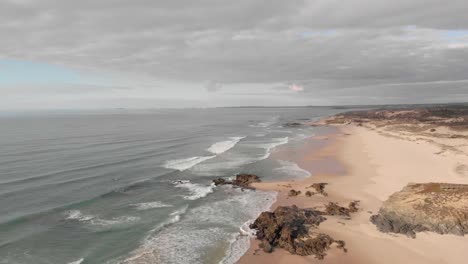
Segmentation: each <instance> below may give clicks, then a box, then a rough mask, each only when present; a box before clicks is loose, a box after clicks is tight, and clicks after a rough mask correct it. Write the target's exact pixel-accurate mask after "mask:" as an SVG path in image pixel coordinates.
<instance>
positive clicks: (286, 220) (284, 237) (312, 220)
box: [250, 205, 344, 259]
mask: <svg viewBox="0 0 468 264" xmlns="http://www.w3.org/2000/svg"><path fill="white" fill-rule="evenodd" d="M325 220H326V218H324V217H323V216H322V213H321V212H319V211H316V210H313V209H300V208H298V207H297V206H295V205H293V206H280V207H278V208H276V210H275V211H274V212H263V213H261V214H260V216H259V217H258V218H257V219H256V220H255V222H254V223H253V224H251V225H250V228H252V229H256V230H257V232H256V237H257V239H259V240H262V243H261V245H262V247H263V249H264V251H265V252H271V250H272V248H273V247H280V248H283V249H286V250H287V251H289V252H290V253H292V254H297V255H314V256H315V257H317V258H318V259H323V257H324V256H325V255H326V251H327V250H328V249H329V248H330V246H331V245H332V244H336V245H337V246H338V247H339V248H342V249H344V242H343V241H337V240H334V239H333V238H331V237H330V236H328V235H326V234H320V233H315V232H313V229H315V228H316V227H317V226H318V225H319V224H320V223H321V222H323V221H325Z"/></svg>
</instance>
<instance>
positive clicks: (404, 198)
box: [370, 183, 468, 238]
mask: <svg viewBox="0 0 468 264" xmlns="http://www.w3.org/2000/svg"><path fill="white" fill-rule="evenodd" d="M370 220H371V222H372V223H374V224H375V225H376V226H377V228H378V229H379V230H380V231H382V232H393V233H402V234H406V235H408V236H411V237H413V238H414V237H416V233H417V232H421V231H431V232H436V233H439V234H455V235H461V236H463V235H464V234H467V233H468V185H467V184H449V183H421V184H419V183H412V184H408V185H407V186H406V187H404V188H403V190H401V191H399V192H396V193H394V194H393V195H391V196H390V197H389V198H388V200H386V201H385V202H384V203H383V205H382V207H381V208H380V210H379V213H378V214H377V215H373V216H371V219H370Z"/></svg>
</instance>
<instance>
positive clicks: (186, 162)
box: [163, 155, 216, 171]
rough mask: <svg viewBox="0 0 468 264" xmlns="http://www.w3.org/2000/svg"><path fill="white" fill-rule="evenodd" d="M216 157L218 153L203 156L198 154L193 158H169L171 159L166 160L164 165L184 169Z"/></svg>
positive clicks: (168, 167) (169, 167)
mask: <svg viewBox="0 0 468 264" xmlns="http://www.w3.org/2000/svg"><path fill="white" fill-rule="evenodd" d="M214 157H216V155H213V156H201V157H198V156H197V157H191V158H186V159H176V160H169V161H166V163H165V164H164V165H163V167H164V168H166V169H174V170H179V171H184V170H187V169H190V168H191V167H193V166H195V165H197V164H198V163H201V162H203V161H205V160H209V159H212V158H214Z"/></svg>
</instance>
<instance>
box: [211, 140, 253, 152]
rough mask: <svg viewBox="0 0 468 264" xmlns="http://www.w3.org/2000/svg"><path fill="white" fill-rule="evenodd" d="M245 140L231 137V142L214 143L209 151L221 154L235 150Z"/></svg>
mask: <svg viewBox="0 0 468 264" xmlns="http://www.w3.org/2000/svg"><path fill="white" fill-rule="evenodd" d="M243 138H245V137H230V138H229V140H226V141H220V142H216V143H214V144H213V145H211V147H209V148H208V149H207V150H208V151H209V152H211V153H213V154H221V153H223V152H226V151H228V150H230V149H231V148H233V147H234V146H235V145H236V144H237V143H239V141H241V139H243Z"/></svg>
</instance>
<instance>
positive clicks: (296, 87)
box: [288, 83, 304, 92]
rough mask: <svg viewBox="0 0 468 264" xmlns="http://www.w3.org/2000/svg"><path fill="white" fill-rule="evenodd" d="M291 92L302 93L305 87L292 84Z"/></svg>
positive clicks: (290, 86)
mask: <svg viewBox="0 0 468 264" xmlns="http://www.w3.org/2000/svg"><path fill="white" fill-rule="evenodd" d="M288 88H289V90H291V91H293V92H302V91H304V87H303V86H302V85H298V84H294V83H293V84H291V85H289V87H288Z"/></svg>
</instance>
